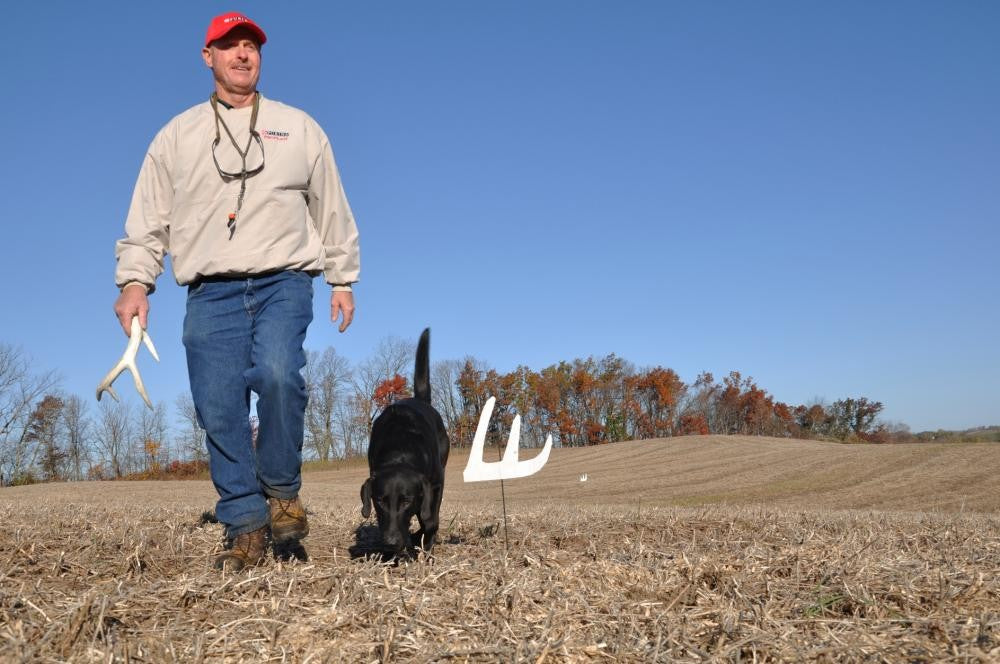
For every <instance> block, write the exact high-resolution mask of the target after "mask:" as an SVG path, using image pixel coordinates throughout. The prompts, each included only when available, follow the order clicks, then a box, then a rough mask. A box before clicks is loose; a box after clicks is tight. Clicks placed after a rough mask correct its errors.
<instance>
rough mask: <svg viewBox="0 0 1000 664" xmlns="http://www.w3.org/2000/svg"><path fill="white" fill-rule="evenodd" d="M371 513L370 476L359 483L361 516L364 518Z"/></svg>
mask: <svg viewBox="0 0 1000 664" xmlns="http://www.w3.org/2000/svg"><path fill="white" fill-rule="evenodd" d="M371 513H372V478H370V477H369V478H368V479H366V480H365V483H364V484H362V485H361V516H363V517H365V518H366V519H367V518H368V517H369V516H371Z"/></svg>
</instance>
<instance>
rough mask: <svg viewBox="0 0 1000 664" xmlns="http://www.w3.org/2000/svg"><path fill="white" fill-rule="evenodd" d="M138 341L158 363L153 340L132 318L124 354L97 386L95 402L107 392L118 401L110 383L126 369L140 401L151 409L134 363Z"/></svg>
mask: <svg viewBox="0 0 1000 664" xmlns="http://www.w3.org/2000/svg"><path fill="white" fill-rule="evenodd" d="M139 341H142V342H143V343H144V344H146V348H148V349H149V354H150V355H152V356H153V359H154V360H156V361H157V362H159V361H160V356H159V355H157V354H156V348H155V347H154V346H153V340H152V339H151V338H150V336H149V334H147V333H146V330H144V329H142V326H141V325H140V324H139V317H138V316H134V317H133V318H132V334H131V335H129V338H128V346H126V347H125V352H124V353H123V354H122V359H120V360H118V364H116V365H115V366H114V367H112V369H111V371H109V372H108V375H107V376H105V377H104V380H102V381H101V384H100V385H98V386H97V400H98V401H100V400H101V393H102V392H105V391H107V393H108V394H110V395H111V396H112V397H114V400H115V401H118V395H117V394H115V390H114V388H112V387H111V383H113V382H115V379H116V378H118V376H119V374H121V372H123V371H125V370H126V369H128V370H129V371H131V372H132V378H134V379H135V389H136V390H138V392H139V394H140V396H142V400H143V401H145V402H146V405H147V406H149V407H150V409H152V408H153V404H152V402H150V400H149V395H148V394H146V387H145V386H144V385H143V384H142V376H140V375H139V367H138V366H136V363H135V354H136V353H138V352H139Z"/></svg>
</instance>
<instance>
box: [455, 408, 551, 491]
mask: <svg viewBox="0 0 1000 664" xmlns="http://www.w3.org/2000/svg"><path fill="white" fill-rule="evenodd" d="M494 403H496V399H494V398H493V397H490V398H489V399H487V401H486V405H485V406H483V413H482V415H480V416H479V426H478V427H477V428H476V437H475V438H473V439H472V451H471V452H469V463H468V464H466V466H465V472H464V473H463V475H462V477H463V479H464V480H465V481H466V482H485V481H488V480H511V479H515V478H518V477H527V476H528V475H534V474H535V473H537V472H538V471H539V470H541V469H542V466H544V465H545V462H546V461H548V460H549V452H551V451H552V436H551V435H550V436H549V437H548V438H546V439H545V447H543V448H542V451H541V452H539V453H538V456H536V457H535V458H534V459H528V460H525V461H518V460H517V448H518V443H519V442H520V439H521V416H520V415H515V416H514V421H513V422H512V423H511V425H510V436H509V437H508V438H507V447H505V448H504V451H503V459H501V460H500V461H491V462H486V461H483V445H484V444H485V443H486V429H487V427H488V426H489V423H490V415H492V414H493V404H494Z"/></svg>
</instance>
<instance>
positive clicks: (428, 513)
mask: <svg viewBox="0 0 1000 664" xmlns="http://www.w3.org/2000/svg"><path fill="white" fill-rule="evenodd" d="M429 365H430V329H426V330H424V332H423V334H421V335H420V343H419V344H418V345H417V360H416V366H415V367H414V371H413V398H412V399H402V400H400V401H397V402H395V403H393V404H390V405H389V406H388V407H387V408H386V409H385V410H383V411H382V413H381V414H380V415H379V416H378V417H377V418H376V419H375V422H374V423H373V424H372V437H371V441H370V442H369V443H368V474H369V477H368V479H367V480H365V483H364V484H362V485H361V514H362V516H364V517H365V518H366V519H367V518H368V517H369V516H370V515H371V511H372V503H374V504H375V514H376V516H377V517H378V527H379V530H380V531H381V532H382V540H383V541H384V542H385V544H386V545H387V546H389V547H391V548H393V549H394V550H395V551H396V552H397V553H400V552H402V551H403V550H405V549H406V548H407V547H408V546H409V545H410V521H411V520H412V518H413V517H414V516H416V517H417V520H418V521H419V522H420V530H419V531H418V532H417V533H416V534H415V535H414V540H415V542H416V543H417V544H419V545H420V546H422V547H423V548H424V550H425V551H430V550H431V548H432V547H433V546H434V538H435V537H436V536H437V531H438V511H439V510H440V509H441V495H442V493H443V492H444V468H445V464H447V462H448V447H449V445H448V433H447V431H445V428H444V421H443V420H442V419H441V415H440V414H438V412H437V410H435V409H434V407H433V406H431V384H430V366H429Z"/></svg>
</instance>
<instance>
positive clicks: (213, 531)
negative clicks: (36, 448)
mask: <svg viewBox="0 0 1000 664" xmlns="http://www.w3.org/2000/svg"><path fill="white" fill-rule="evenodd" d="M750 442H751V443H753V444H755V445H756V444H758V443H760V444H763V447H762V448H760V449H759V450H757V454H764V455H765V456H766V455H768V454H771V453H774V452H775V450H774V449H772V448H778V449H777V451H778V452H784V454H783V455H782V454H775V456H774V457H773V458H772V459H771V460H770V461H769V462H768V463H765V464H761V465H760V466H759V468H758V471H757V472H758V478H759V482H758V483H757V484H754V482H753V481H752V476H751V475H748V474H747V472H748V471H747V470H746V467H747V465H750V466H752V467H758V466H757V465H756V462H755V461H754V459H756V456H755V455H754V454H753V453H751V454H749V455H747V456H743V455H742V453H743V452H745V451H746V450H745V449H744V448H742V447H740V446H741V445H742V444H743V441H739V440H727V439H718V440H714V441H711V440H705V439H702V440H700V441H699V440H697V439H695V440H694V441H691V440H687V441H685V440H684V439H681V440H678V441H670V442H665V441H653V442H650V443H633V444H627V445H622V446H609V447H605V448H601V449H600V450H590V449H588V450H563V451H559V450H557V452H559V454H556V453H554V454H553V457H552V460H551V461H550V465H549V466H548V467H547V468H546V469H545V470H543V471H542V473H540V476H538V477H535V478H530V479H528V480H524V481H523V482H510V483H508V484H507V486H506V490H507V496H508V512H509V514H510V538H511V540H510V549H509V551H508V550H506V549H505V542H504V530H503V526H502V523H501V522H502V517H501V516H500V506H499V500H498V494H499V487H497V486H496V485H495V484H491V485H474V486H462V485H461V481H460V473H461V469H462V465H463V463H464V459H462V458H461V455H458V456H457V457H456V458H455V459H453V462H452V464H451V465H450V469H449V478H448V482H449V485H448V487H447V489H446V493H445V504H444V506H443V507H442V521H443V526H442V542H441V544H440V545H439V546H438V547H437V549H436V550H435V556H434V559H433V560H431V561H428V560H422V559H421V560H415V561H408V562H407V561H404V562H402V563H400V564H398V565H392V564H388V563H381V562H379V561H378V560H376V559H374V558H373V557H368V558H364V557H358V558H354V557H352V554H365V553H375V552H376V542H375V540H376V536H375V534H374V533H373V532H372V529H371V527H370V526H368V525H367V524H364V523H363V522H362V520H361V518H360V514H359V510H358V508H359V500H358V498H357V490H358V487H359V486H360V483H361V480H362V478H363V476H364V473H365V469H364V468H363V467H362V468H351V467H348V468H345V469H343V470H338V471H324V472H321V473H314V474H310V475H307V476H306V485H305V487H304V489H303V495H304V496H305V498H306V500H307V504H308V506H309V508H310V510H311V512H312V514H311V516H310V519H311V524H312V533H313V534H312V535H310V537H309V538H308V540H307V546H308V553H309V559H308V560H307V561H300V560H295V559H291V560H277V561H276V560H270V559H269V561H268V562H267V563H266V564H265V565H263V566H261V567H258V568H255V569H253V570H252V571H250V572H247V573H241V574H236V575H223V574H221V573H218V572H214V571H212V570H210V569H209V567H208V565H209V561H210V560H211V557H212V555H213V553H214V552H215V551H216V550H217V548H218V546H219V543H220V539H221V528H220V526H218V525H217V524H211V523H202V522H201V520H200V518H199V517H200V515H201V513H202V511H203V510H205V509H207V508H208V507H210V506H211V505H212V502H213V500H214V494H213V490H212V488H211V485H210V484H209V483H207V482H187V483H178V482H135V483H132V482H130V483H117V484H112V483H91V484H79V485H60V486H33V487H19V488H15V489H4V490H2V491H0V500H2V504H3V507H0V519H2V522H3V523H4V528H3V530H2V531H0V659H2V660H4V661H32V662H34V661H43V662H44V661H78V662H82V661H88V662H89V661H94V662H97V661H101V662H107V661H121V662H126V661H143V662H160V661H177V660H180V661H202V660H204V661H223V660H225V661H268V660H273V661H293V662H303V661H313V662H321V661H346V662H370V661H531V662H540V661H591V660H593V661H636V662H639V661H642V662H648V661H691V662H695V661H706V660H714V661H732V662H735V661H745V662H751V661H787V662H792V661H803V660H806V661H851V662H854V661H873V662H874V661H885V662H899V661H913V662H921V661H926V662H931V661H935V662H936V661H963V662H964V661H998V660H1000V581H998V579H1000V519H998V518H997V517H996V516H994V515H993V514H991V513H989V512H992V511H994V510H995V508H996V505H997V502H998V501H1000V492H997V491H996V490H995V488H996V485H995V484H994V483H992V480H990V479H986V478H984V479H981V480H971V479H966V480H965V482H966V483H965V485H964V486H962V487H961V489H962V492H963V494H962V495H964V497H965V502H964V506H963V504H961V503H954V502H953V501H952V499H951V497H950V496H943V495H942V496H939V500H937V501H934V500H931V499H930V497H929V496H928V497H925V498H923V499H920V498H919V496H923V495H925V493H926V492H927V490H926V489H923V488H917V487H916V486H913V485H917V486H919V487H923V486H925V485H927V484H930V485H932V486H934V485H936V483H937V482H938V481H939V480H941V477H940V476H941V475H942V474H944V475H945V476H946V477H945V479H944V480H943V481H946V482H956V481H958V480H957V479H956V477H955V476H954V474H955V473H957V474H958V477H959V478H960V477H963V476H964V475H963V474H964V473H966V472H969V473H972V472H973V470H980V469H982V468H984V467H986V466H987V464H992V468H996V467H998V466H997V464H996V463H995V460H993V459H992V458H991V457H990V455H991V454H993V451H992V448H989V449H985V448H984V450H983V451H982V453H981V454H979V450H977V449H973V448H971V447H970V446H965V447H955V446H952V447H950V448H949V449H945V450H940V451H935V450H933V449H932V448H930V447H927V448H923V449H901V448H900V449H897V448H875V447H868V446H865V447H858V448H854V447H851V448H845V447H844V446H835V447H837V448H839V451H838V450H833V451H829V450H827V448H826V447H822V446H821V447H820V448H818V449H819V450H820V452H818V454H820V456H819V457H818V458H817V459H813V461H812V462H810V461H809V456H808V453H807V450H805V449H804V448H801V449H800V444H799V443H798V442H797V441H770V442H768V441H750ZM698 444H700V445H701V446H703V447H704V446H713V445H714V446H715V447H711V448H710V449H709V450H708V452H704V451H699V450H697V449H695V448H696V447H697V445H698ZM782 445H785V446H788V445H791V447H785V448H784V449H781V446H782ZM805 445H816V444H815V443H805ZM661 448H667V451H666V452H664V451H663V449H661ZM894 449H896V450H897V451H896V452H895V453H894V455H890V456H888V457H885V458H882V457H879V456H878V455H883V454H887V453H886V452H884V451H883V450H890V451H891V450H894ZM769 450H770V451H769ZM857 450H861V452H860V454H861V455H862V457H864V454H865V453H864V450H871V451H872V455H870V456H868V457H867V459H862V460H861V462H858V461H857V460H852V458H853V457H850V456H848V457H844V458H842V457H840V456H838V455H841V454H848V455H853V454H858V453H859V452H857ZM949 450H950V454H951V456H948V455H949ZM727 451H728V452H732V454H733V455H734V456H733V457H732V458H731V459H729V460H728V461H727V460H726V459H725V455H726V453H727ZM751 452H752V450H751ZM974 452H976V454H974ZM664 453H665V454H666V456H667V457H669V458H668V459H666V460H664V461H662V464H661V465H662V468H661V469H660V472H659V473H656V472H654V469H652V468H650V465H651V459H655V458H656V455H657V454H664ZM601 454H603V455H604V456H601ZM700 455H704V456H700ZM970 455H971V457H970V458H973V459H975V458H977V455H978V458H979V459H980V463H979V464H971V467H970V470H968V471H966V470H961V469H962V468H965V466H964V465H963V464H964V462H962V461H961V460H962V459H963V458H965V457H966V456H970ZM720 456H721V457H722V458H720ZM629 459H631V461H629ZM619 463H620V464H622V465H621V467H620V468H619V467H618V465H617V464H619ZM786 463H787V465H783V464H786ZM852 463H859V467H860V468H863V469H865V470H866V471H867V474H865V475H864V477H869V476H871V477H875V476H877V475H878V473H879V469H880V468H882V466H881V465H880V464H883V463H884V464H887V465H886V466H885V467H884V468H882V470H884V471H885V472H886V473H889V474H890V476H891V477H890V478H889V479H887V480H886V481H885V482H884V486H885V490H884V492H883V497H882V500H883V501H884V504H880V503H879V499H878V496H877V492H876V490H875V486H877V480H875V479H871V480H868V479H863V480H860V481H854V482H851V481H849V480H851V478H850V477H847V476H846V475H844V473H845V472H846V471H843V468H842V465H843V464H847V465H846V466H844V467H850V464H852ZM581 468H587V469H589V470H581ZM944 468H947V469H949V470H947V472H938V471H939V470H942V471H943V469H944ZM810 469H811V470H810ZM955 469H959V470H955ZM578 472H588V475H589V479H588V481H587V482H586V483H581V482H579V479H578ZM612 473H615V475H612ZM811 473H812V474H811ZM893 473H895V475H893ZM831 474H832V475H833V476H835V477H837V478H839V479H838V480H837V481H833V482H831V483H830V485H823V484H821V483H820V484H817V483H816V482H813V481H812V479H813V478H814V477H823V476H826V475H831ZM981 474H983V473H980V475H981ZM647 476H648V477H652V478H653V479H652V480H647ZM656 476H658V477H659V479H658V480H657V479H656ZM977 476H978V475H977ZM713 478H714V479H713ZM727 478H729V479H727ZM782 479H783V481H786V482H788V483H789V484H788V485H787V486H785V485H780V486H779V484H780V482H779V480H782ZM647 481H652V482H653V483H652V484H647ZM657 482H658V484H657ZM845 482H847V486H849V487H853V489H854V493H858V494H862V497H860V498H858V500H859V501H863V502H864V504H865V505H867V506H869V507H870V508H869V509H854V510H836V511H835V510H831V509H829V508H830V507H831V505H829V504H828V503H829V502H831V501H832V502H838V501H841V500H843V497H842V496H844V495H846V494H845V493H844V492H845V491H847V490H846V489H844V483H845ZM604 483H607V486H605V485H604ZM612 485H616V486H612ZM657 486H659V487H660V489H659V490H657V489H656V488H655V487H657ZM546 487H547V488H546ZM602 487H603V488H602ZM619 487H624V488H625V489H626V491H625V492H624V493H621V492H620V491H619ZM650 487H652V488H650ZM683 487H687V488H686V489H684V488H683ZM761 487H764V488H761ZM637 491H638V493H642V492H643V491H647V492H648V495H645V496H644V497H643V501H642V502H641V503H640V502H638V501H637V500H636V493H637ZM850 493H851V492H850V491H847V494H850ZM900 493H902V494H904V495H913V496H917V497H918V498H915V502H916V505H915V506H914V509H913V510H911V511H902V510H901V507H900V506H899V505H898V504H897V501H898V495H899V494H900ZM703 494H705V495H709V494H710V495H712V496H718V495H721V496H724V500H718V499H711V500H706V501H703V503H714V504H702V506H699V507H671V506H666V505H669V504H671V503H672V504H682V503H684V502H685V501H687V502H689V503H694V502H697V501H699V500H701V498H699V496H701V495H703ZM741 494H742V495H746V496H747V499H746V500H745V501H744V502H743V504H739V501H738V496H739V495H741ZM987 494H991V495H987ZM602 495H603V498H602V497H601V496H602ZM831 495H832V496H834V498H829V496H831ZM619 496H621V497H619ZM628 496H631V498H632V500H631V501H629V500H628V499H627V497H628ZM921 500H923V501H924V502H920V501H921ZM796 501H797V504H798V505H800V507H792V506H789V505H788V503H789V502H791V503H796ZM602 502H604V503H608V504H607V505H599V504H598V503H602ZM723 503H725V504H723ZM846 506H848V507H857V505H846ZM951 506H954V509H952V508H951ZM970 506H976V509H979V510H981V511H978V512H977V511H973V510H972V507H970ZM875 508H885V509H875ZM916 510H920V511H916Z"/></svg>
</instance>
